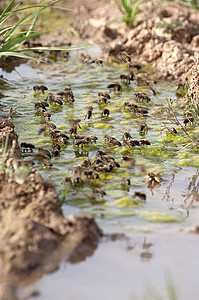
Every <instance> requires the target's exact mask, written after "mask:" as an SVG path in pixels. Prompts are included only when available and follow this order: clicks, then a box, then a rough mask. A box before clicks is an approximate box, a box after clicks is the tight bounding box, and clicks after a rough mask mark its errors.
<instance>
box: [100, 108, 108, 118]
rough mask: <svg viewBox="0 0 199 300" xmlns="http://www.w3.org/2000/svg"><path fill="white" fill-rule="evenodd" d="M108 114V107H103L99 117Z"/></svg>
mask: <svg viewBox="0 0 199 300" xmlns="http://www.w3.org/2000/svg"><path fill="white" fill-rule="evenodd" d="M109 114H110V110H109V109H108V108H104V109H103V111H102V113H101V117H108V116H109Z"/></svg>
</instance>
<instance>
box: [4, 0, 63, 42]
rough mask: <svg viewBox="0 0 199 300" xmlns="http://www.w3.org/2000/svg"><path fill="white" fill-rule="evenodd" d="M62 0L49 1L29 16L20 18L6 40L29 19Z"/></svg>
mask: <svg viewBox="0 0 199 300" xmlns="http://www.w3.org/2000/svg"><path fill="white" fill-rule="evenodd" d="M59 1H61V0H54V1H52V2H51V3H49V4H48V5H45V6H44V7H41V8H39V9H38V10H37V11H36V12H34V13H32V14H30V15H29V16H27V17H24V18H22V19H21V20H19V21H18V22H17V23H16V24H15V26H14V27H13V29H11V30H10V31H9V32H8V33H7V35H6V36H5V37H4V40H5V41H6V40H7V39H9V38H10V37H11V36H13V34H14V33H15V32H16V31H17V30H18V29H19V28H20V27H21V25H24V24H25V23H27V22H28V21H30V20H31V19H32V18H34V17H35V16H36V15H38V13H40V12H42V11H43V10H44V9H46V8H48V7H50V6H52V5H54V4H55V3H57V2H59Z"/></svg>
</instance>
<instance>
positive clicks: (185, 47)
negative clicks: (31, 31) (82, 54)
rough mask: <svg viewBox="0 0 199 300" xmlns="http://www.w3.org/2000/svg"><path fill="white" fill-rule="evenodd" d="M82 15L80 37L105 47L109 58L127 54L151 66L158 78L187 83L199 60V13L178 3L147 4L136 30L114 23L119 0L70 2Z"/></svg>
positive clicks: (117, 58)
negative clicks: (116, 3)
mask: <svg viewBox="0 0 199 300" xmlns="http://www.w3.org/2000/svg"><path fill="white" fill-rule="evenodd" d="M66 6H67V7H71V8H73V10H75V12H76V13H79V15H78V16H79V19H78V22H77V21H75V22H74V23H73V24H74V27H75V28H76V30H77V31H78V32H79V33H80V35H81V36H82V37H84V38H86V39H89V41H92V42H93V43H97V44H100V45H101V48H102V50H103V53H104V55H105V57H106V58H107V59H109V60H116V61H119V60H120V52H121V51H126V52H127V53H128V54H129V55H131V57H132V59H133V60H134V61H136V62H137V61H140V62H145V63H150V64H151V66H152V67H153V68H154V69H155V70H156V75H157V77H160V78H164V79H172V80H173V79H176V80H182V81H185V80H187V77H188V74H189V71H190V69H191V68H192V66H193V65H194V64H195V62H196V59H197V58H198V46H199V10H198V9H195V8H190V7H187V6H182V5H180V2H177V1H174V2H169V1H164V2H163V1H161V2H160V1H156V0H153V1H144V2H143V4H141V6H140V13H139V14H138V15H137V16H136V19H135V22H134V27H133V28H129V27H128V26H127V25H126V24H125V23H124V22H113V23H112V24H110V22H111V21H113V20H115V19H116V18H119V17H121V13H120V11H119V10H118V9H117V7H116V5H115V1H105V0H101V1H99V0H93V1H85V0H80V1H79V0H78V1H71V4H70V1H69V3H68V2H67V4H66Z"/></svg>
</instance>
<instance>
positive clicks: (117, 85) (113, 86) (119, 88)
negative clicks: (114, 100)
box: [107, 81, 122, 92]
mask: <svg viewBox="0 0 199 300" xmlns="http://www.w3.org/2000/svg"><path fill="white" fill-rule="evenodd" d="M107 88H109V89H113V91H114V92H116V91H117V92H122V86H121V85H120V83H119V82H118V81H114V82H112V83H111V84H109V85H108V86H107Z"/></svg>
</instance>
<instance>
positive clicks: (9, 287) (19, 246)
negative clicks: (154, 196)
mask: <svg viewBox="0 0 199 300" xmlns="http://www.w3.org/2000/svg"><path fill="white" fill-rule="evenodd" d="M8 133H9V135H8ZM6 136H8V143H7V152H6V156H5V158H3V155H1V161H0V164H1V168H0V193H1V197H0V206H1V210H0V224H1V232H0V299H9V300H10V299H17V296H16V292H17V288H16V287H17V286H25V285H27V284H29V283H30V282H33V281H35V280H37V279H38V278H40V277H42V276H43V274H45V273H49V272H53V271H55V270H56V269H57V268H58V267H59V262H60V260H61V259H67V260H68V261H70V262H71V263H74V262H78V261H80V260H83V259H85V258H86V256H89V255H92V253H93V252H94V251H95V249H96V247H97V244H98V241H99V238H100V236H102V232H101V230H100V229H99V228H98V226H97V225H96V223H95V221H94V219H93V218H92V217H89V216H83V215H82V216H69V217H68V218H64V217H63V214H62V210H61V206H60V202H59V199H58V197H57V194H56V192H55V188H54V186H53V185H52V183H49V182H45V181H44V180H43V179H42V177H41V176H40V175H39V174H37V172H36V170H35V169H34V168H33V163H32V162H31V161H30V160H23V159H21V151H20V147H19V145H18V137H17V135H16V133H15V131H14V125H13V124H12V123H11V122H10V121H8V120H0V152H1V153H2V151H3V148H4V145H5V140H6ZM3 159H4V161H3Z"/></svg>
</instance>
